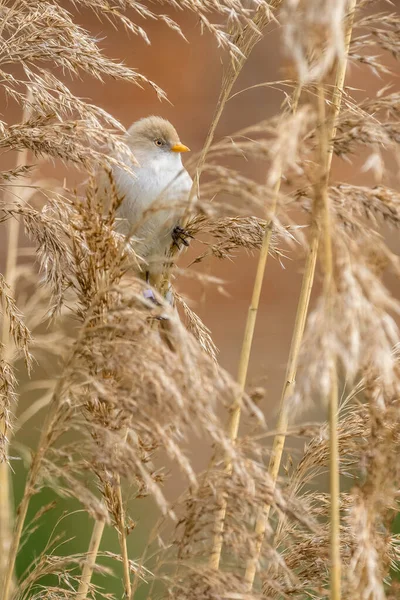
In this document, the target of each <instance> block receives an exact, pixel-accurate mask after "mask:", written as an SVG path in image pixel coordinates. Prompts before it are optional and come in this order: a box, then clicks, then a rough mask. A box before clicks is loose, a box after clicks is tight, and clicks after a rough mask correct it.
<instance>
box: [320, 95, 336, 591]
mask: <svg viewBox="0 0 400 600" xmlns="http://www.w3.org/2000/svg"><path fill="white" fill-rule="evenodd" d="M318 121H319V148H320V165H321V175H320V178H319V182H318V188H317V195H318V201H319V203H320V204H321V210H322V219H321V220H322V226H323V240H324V254H323V259H324V260H323V264H324V271H325V277H324V295H325V302H326V307H327V319H328V320H329V321H330V322H331V320H332V306H331V299H332V294H333V292H334V272H333V268H334V267H333V251H332V227H331V215H330V202H329V194H328V173H327V171H326V166H327V157H328V152H329V148H328V142H329V140H328V137H327V132H326V114H325V94H324V87H323V85H322V84H320V85H319V87H318ZM328 327H329V326H328ZM329 385H330V389H329V399H328V400H329V403H328V406H329V412H328V418H329V487H330V497H331V504H330V559H331V565H330V592H331V600H340V598H341V559H340V478H339V439H338V409H339V400H338V399H339V394H338V382H337V373H336V361H335V359H334V358H332V365H331V367H330V381H329Z"/></svg>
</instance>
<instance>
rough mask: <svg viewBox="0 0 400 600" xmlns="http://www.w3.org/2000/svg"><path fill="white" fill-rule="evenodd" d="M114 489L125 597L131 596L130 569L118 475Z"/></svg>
mask: <svg viewBox="0 0 400 600" xmlns="http://www.w3.org/2000/svg"><path fill="white" fill-rule="evenodd" d="M115 491H116V494H117V501H118V504H119V507H118V510H119V519H118V524H117V525H118V541H119V545H120V548H121V558H122V566H123V573H124V590H125V598H130V597H131V570H130V567H129V556H128V546H127V543H126V525H125V510H124V504H123V501H122V488H121V480H120V476H119V475H117V482H116V486H115Z"/></svg>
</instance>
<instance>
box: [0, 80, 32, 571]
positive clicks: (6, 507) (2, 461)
mask: <svg viewBox="0 0 400 600" xmlns="http://www.w3.org/2000/svg"><path fill="white" fill-rule="evenodd" d="M31 100H32V92H31V90H30V88H28V90H27V94H26V101H25V104H24V107H23V114H22V120H23V121H26V120H27V119H28V118H29V114H30V102H31ZM27 158H28V151H27V149H25V150H24V151H22V152H21V153H20V154H18V156H17V160H16V165H15V171H16V172H18V171H20V170H21V169H23V168H24V167H25V164H26V163H27ZM25 182H26V180H25ZM21 190H22V188H21ZM21 190H20V191H21ZM15 193H17V194H18V188H17V189H16V190H15ZM19 233H20V226H19V219H10V221H9V222H8V239H7V261H6V268H5V280H6V281H7V284H8V288H9V290H8V293H9V295H10V297H11V298H13V297H14V296H15V289H16V280H15V274H16V266H17V259H18V241H19ZM4 312H6V311H4ZM10 329H11V324H10V323H9V322H8V321H7V317H6V316H5V315H4V313H3V323H2V330H1V345H2V348H3V349H4V356H3V360H5V361H7V362H10V361H11V364H12V353H13V350H12V341H11V335H10ZM9 428H10V424H9V423H8V419H7V418H6V416H5V415H4V414H3V415H2V417H0V437H1V438H2V439H4V440H6V441H5V445H4V449H3V448H2V450H1V456H0V581H2V580H3V577H4V574H5V570H6V566H7V556H8V552H9V550H10V548H11V538H12V526H13V522H14V515H13V510H12V508H11V498H12V486H11V481H10V469H9V464H8V459H7V457H8V444H7V437H8V430H9Z"/></svg>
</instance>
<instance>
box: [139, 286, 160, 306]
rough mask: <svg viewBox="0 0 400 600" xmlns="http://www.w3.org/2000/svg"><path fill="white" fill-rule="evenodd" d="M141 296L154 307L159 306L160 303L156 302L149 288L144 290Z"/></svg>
mask: <svg viewBox="0 0 400 600" xmlns="http://www.w3.org/2000/svg"><path fill="white" fill-rule="evenodd" d="M143 296H144V297H145V298H146V300H150V302H152V303H153V304H155V305H156V306H161V303H160V302H159V301H158V300H157V298H156V296H155V294H154V292H153V290H151V289H150V288H147V289H146V290H144V292H143Z"/></svg>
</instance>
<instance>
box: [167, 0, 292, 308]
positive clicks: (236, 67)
mask: <svg viewBox="0 0 400 600" xmlns="http://www.w3.org/2000/svg"><path fill="white" fill-rule="evenodd" d="M281 3H282V0H271V2H270V11H272V10H273V9H276V8H278V7H279V5H280V4H281ZM271 19H272V16H271V13H266V12H265V9H264V8H263V7H260V8H259V9H258V10H257V12H256V14H255V16H254V18H253V23H254V27H250V26H249V25H246V26H245V27H244V29H243V31H241V32H240V33H239V34H238V35H237V36H236V39H235V40H234V44H235V45H236V47H237V49H238V55H237V57H236V58H235V59H233V58H231V60H230V63H229V66H228V68H227V69H226V72H225V73H224V76H223V79H222V84H221V91H220V93H219V97H218V101H217V107H216V109H215V113H214V116H213V119H212V122H211V125H210V128H209V130H208V133H207V137H206V141H205V142H204V146H203V148H202V150H201V153H200V157H199V160H198V163H197V167H196V173H195V176H194V179H193V184H192V187H191V190H190V193H189V199H188V204H187V207H186V210H185V214H184V215H183V218H182V222H183V224H184V225H186V224H187V221H188V219H189V217H190V211H191V208H192V205H193V201H194V198H195V196H196V194H197V193H198V191H199V183H200V176H201V174H202V172H203V169H204V165H205V162H206V158H207V154H208V152H209V150H210V148H211V144H212V143H213V141H214V136H215V132H216V130H217V127H218V124H219V122H220V120H221V116H222V113H223V112H224V109H225V105H226V103H227V102H228V100H229V97H230V95H231V92H232V89H233V86H234V85H235V83H236V81H237V79H238V77H239V75H240V73H241V72H242V69H243V67H244V65H245V64H246V62H247V59H248V58H249V56H250V54H251V51H252V50H253V48H254V46H255V45H256V44H257V42H258V41H259V40H260V39H261V38H262V31H263V30H264V29H265V27H266V26H267V25H268V24H269V23H270V22H271ZM176 251H177V247H176V246H171V249H170V252H169V256H170V258H171V259H172V258H173V256H174V254H175V253H176ZM171 266H172V261H171V264H170V265H169V266H167V267H166V268H165V269H164V273H163V274H161V275H160V276H159V277H158V278H157V280H156V282H155V286H156V287H157V288H158V289H159V291H160V293H161V295H163V296H165V294H166V293H167V291H168V286H169V281H170V271H171Z"/></svg>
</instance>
